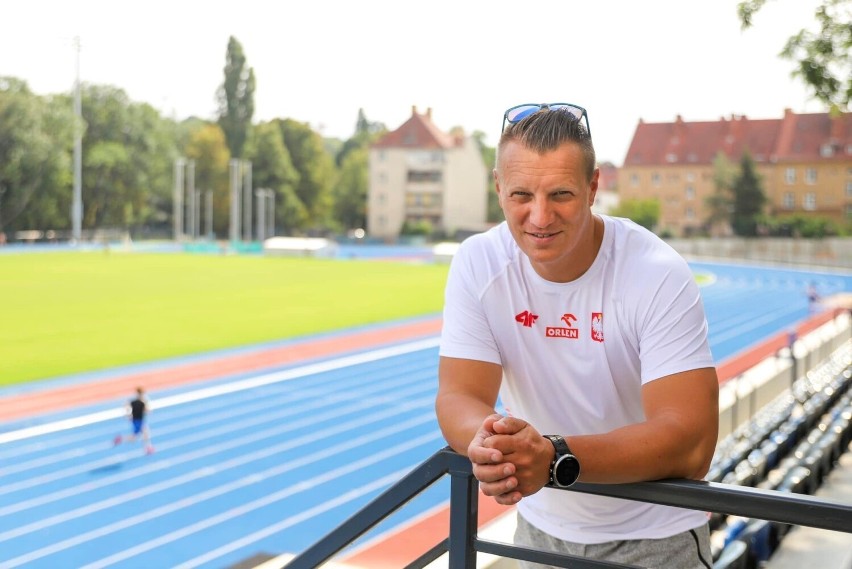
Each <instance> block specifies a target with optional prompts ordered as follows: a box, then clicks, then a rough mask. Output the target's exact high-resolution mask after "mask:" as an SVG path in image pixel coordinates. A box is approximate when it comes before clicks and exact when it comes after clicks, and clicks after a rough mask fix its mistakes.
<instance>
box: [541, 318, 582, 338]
mask: <svg viewBox="0 0 852 569" xmlns="http://www.w3.org/2000/svg"><path fill="white" fill-rule="evenodd" d="M561 320H562V321H563V322H565V324H567V325H568V327H567V328H559V327H555V326H548V327H547V329H546V330H545V331H544V335H545V336H547V337H548V338H570V339H572V340H576V339H577V338H579V337H580V331H579V330H578V329H577V328H574V322H575V321H576V320H577V317H576V316H574V315H573V314H563V315H562V318H561Z"/></svg>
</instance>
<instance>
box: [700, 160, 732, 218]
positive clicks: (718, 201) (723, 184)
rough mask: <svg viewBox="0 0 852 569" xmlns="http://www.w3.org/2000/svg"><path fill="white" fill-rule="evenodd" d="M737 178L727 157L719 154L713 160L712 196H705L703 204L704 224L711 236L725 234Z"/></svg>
mask: <svg viewBox="0 0 852 569" xmlns="http://www.w3.org/2000/svg"><path fill="white" fill-rule="evenodd" d="M736 176H737V169H736V166H735V165H733V164H731V162H730V160H728V157H727V156H726V155H725V154H724V153H723V152H719V153H718V154H716V157H715V158H713V187H714V191H713V194H711V195H710V196H707V198H706V199H705V200H704V204H705V206H706V210H707V217H706V218H705V224H706V225H707V227H708V228H709V229H710V232H711V233H712V234H725V233H727V232H728V228H729V227H730V223H731V212H732V211H733V209H734V203H733V197H732V191H733V190H732V188H733V184H734V179H735V178H736Z"/></svg>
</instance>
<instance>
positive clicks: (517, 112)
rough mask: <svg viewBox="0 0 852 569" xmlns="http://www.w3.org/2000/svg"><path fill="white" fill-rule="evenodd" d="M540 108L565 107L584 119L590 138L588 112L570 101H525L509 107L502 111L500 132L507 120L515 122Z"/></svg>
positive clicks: (510, 122) (557, 108) (552, 109)
mask: <svg viewBox="0 0 852 569" xmlns="http://www.w3.org/2000/svg"><path fill="white" fill-rule="evenodd" d="M541 109H550V110H551V111H556V110H561V109H565V110H566V111H568V112H569V113H571V114H572V115H574V116H575V117H577V120H578V121H580V120H582V121H585V123H586V132H588V133H589V138H591V136H592V129H590V128H589V114H588V113H587V112H586V109H584V108H583V107H580V106H577V105H572V104H571V103H541V104H539V103H526V104H523V105H516V106H514V107H512V108H511V109H509V110H507V111H506V112H505V113H503V128H501V129H500V132H503V131H504V130H506V123H507V122H508V123H509V124H515V123H516V122H520V121H522V120H524V119H525V118H527V117H528V116H530V115H531V114H533V113H535V112H538V111H540V110H541Z"/></svg>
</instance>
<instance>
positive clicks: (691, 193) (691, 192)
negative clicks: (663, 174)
mask: <svg viewBox="0 0 852 569" xmlns="http://www.w3.org/2000/svg"><path fill="white" fill-rule="evenodd" d="M686 199H688V200H692V199H695V188H693V187H692V186H687V187H686Z"/></svg>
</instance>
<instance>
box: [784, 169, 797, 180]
mask: <svg viewBox="0 0 852 569" xmlns="http://www.w3.org/2000/svg"><path fill="white" fill-rule="evenodd" d="M784 178H785V179H786V180H787V183H788V184H795V183H796V169H795V168H787V171H786V173H785V175H784Z"/></svg>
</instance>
